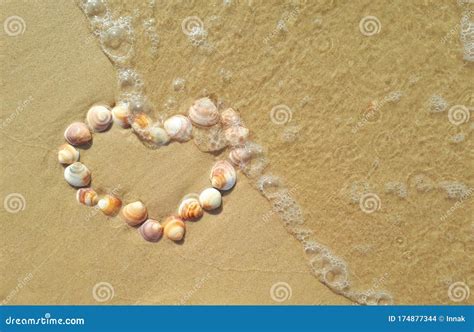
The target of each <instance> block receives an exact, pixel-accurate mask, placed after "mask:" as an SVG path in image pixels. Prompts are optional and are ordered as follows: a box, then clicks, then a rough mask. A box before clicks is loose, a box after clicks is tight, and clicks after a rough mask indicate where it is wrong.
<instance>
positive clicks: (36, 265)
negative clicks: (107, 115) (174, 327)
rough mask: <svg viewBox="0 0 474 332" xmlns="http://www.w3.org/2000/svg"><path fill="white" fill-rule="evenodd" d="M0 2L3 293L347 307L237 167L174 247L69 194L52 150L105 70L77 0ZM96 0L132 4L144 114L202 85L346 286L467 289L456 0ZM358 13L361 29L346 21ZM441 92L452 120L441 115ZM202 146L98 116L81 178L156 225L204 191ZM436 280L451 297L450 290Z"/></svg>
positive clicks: (468, 168)
mask: <svg viewBox="0 0 474 332" xmlns="http://www.w3.org/2000/svg"><path fill="white" fill-rule="evenodd" d="M0 6H1V7H2V17H1V18H2V22H5V20H7V18H9V17H12V16H18V17H20V18H21V20H22V21H23V27H22V28H23V30H24V31H23V32H22V33H19V34H16V33H11V32H10V33H8V31H7V30H6V28H5V26H4V30H3V32H4V33H2V34H1V36H0V38H1V41H0V42H1V44H2V51H3V52H2V53H3V54H2V58H1V63H2V66H1V78H2V83H3V84H2V85H3V89H2V92H1V100H2V106H1V110H0V119H1V122H0V125H1V127H0V137H1V140H0V151H1V154H0V155H1V157H0V161H1V165H2V173H1V175H0V184H1V185H0V197H1V199H2V203H3V205H2V207H3V208H2V209H0V220H1V222H0V227H1V229H0V233H1V234H2V235H1V238H2V246H1V248H0V257H1V260H2V262H3V264H1V267H0V275H2V282H1V286H0V301H2V302H3V304H101V303H104V304H355V302H354V301H353V300H350V299H348V298H347V297H346V296H342V295H341V294H338V292H336V291H334V289H331V288H330V287H328V286H327V285H326V284H324V282H321V280H320V279H319V278H318V277H315V276H314V275H313V274H312V273H311V269H310V267H309V264H310V263H309V262H308V258H307V256H306V255H305V253H304V250H303V248H302V245H301V243H300V242H299V241H298V240H297V239H295V237H293V236H292V235H291V234H289V232H288V230H287V229H286V228H285V227H284V225H283V223H282V221H281V219H280V216H279V215H278V213H276V212H274V211H273V210H272V206H271V204H270V203H269V201H268V200H267V199H266V198H265V197H263V196H262V195H261V194H260V193H259V191H258V190H256V189H255V186H254V185H253V184H252V181H253V180H252V179H249V178H247V177H246V176H245V175H244V174H242V173H241V172H239V174H238V181H237V185H236V186H235V188H234V189H233V190H232V191H231V192H230V193H228V194H225V195H224V196H223V208H222V210H221V211H219V212H218V213H213V214H205V215H204V216H203V218H202V219H200V220H199V221H196V222H188V223H187V233H186V237H185V240H184V242H183V243H180V244H176V243H174V242H172V241H168V240H166V239H162V240H160V241H159V242H158V243H149V242H145V241H144V240H143V239H142V238H141V236H140V235H139V233H138V232H137V230H136V229H134V228H131V227H127V226H126V225H125V224H124V223H123V221H122V220H120V217H107V216H104V215H103V214H102V213H101V212H100V211H97V210H94V209H92V208H87V207H85V206H83V205H80V204H78V203H77V201H76V199H75V189H74V188H72V187H71V186H69V185H68V184H67V183H66V182H65V181H64V177H63V171H64V167H63V166H62V165H60V164H59V163H58V161H57V148H58V146H59V145H61V144H63V143H64V137H63V133H64V129H65V128H66V127H67V126H68V125H69V124H70V123H71V122H74V121H84V119H85V116H86V113H87V110H88V109H89V108H90V106H91V105H93V104H94V103H98V102H99V103H107V104H109V105H114V104H115V102H116V101H117V98H118V97H119V96H118V94H119V93H118V91H119V88H118V83H117V77H118V71H117V68H116V67H115V66H114V64H113V61H111V59H110V57H108V56H107V54H104V52H103V48H101V45H100V42H99V41H98V39H97V38H96V37H95V36H94V35H93V34H92V33H91V28H90V26H89V21H88V19H87V17H86V15H84V13H83V12H82V11H81V9H80V8H79V5H78V4H77V3H75V2H64V3H63V4H61V6H59V5H58V4H57V3H56V2H54V1H45V2H41V3H40V2H27V1H4V2H2V4H1V5H0ZM108 6H109V7H110V10H111V12H112V13H113V15H114V17H115V18H116V19H118V18H119V17H126V16H130V17H133V19H132V26H133V27H134V33H135V40H134V41H133V49H134V55H133V59H132V61H131V65H133V68H135V69H136V70H137V72H139V73H140V74H141V75H142V77H143V82H144V91H145V93H146V95H147V97H148V98H149V99H150V100H151V101H152V102H153V105H154V106H155V111H156V114H155V115H157V114H158V113H159V114H160V116H163V117H168V116H170V115H173V114H185V113H186V112H187V109H188V108H189V106H190V105H191V104H192V102H193V100H195V99H196V98H198V97H200V96H203V95H206V94H212V95H215V96H218V98H219V100H222V101H223V102H225V103H226V104H228V105H232V107H235V108H237V109H239V111H240V114H241V116H242V119H243V120H244V121H245V124H246V125H247V126H248V128H249V129H250V131H251V135H252V138H253V139H255V141H257V142H258V143H259V144H261V145H262V146H263V147H264V148H265V151H266V154H267V158H268V161H269V166H268V168H267V172H268V173H269V174H275V175H278V176H280V177H281V179H283V180H284V182H285V184H286V186H287V187H288V188H289V189H290V191H291V193H292V195H293V196H294V197H295V199H296V201H297V202H298V204H299V205H300V206H301V208H302V211H303V213H304V219H305V228H306V229H309V230H311V231H312V235H311V236H312V238H313V239H314V240H315V241H317V242H318V243H321V244H323V245H324V246H327V247H328V248H330V250H331V252H332V253H333V254H334V255H335V256H337V257H339V258H340V259H341V260H342V261H343V262H344V263H345V264H346V266H347V268H348V271H349V272H348V273H349V278H350V281H351V289H353V290H354V291H361V292H362V291H364V292H365V291H369V292H370V291H371V292H378V291H380V292H382V291H383V292H386V293H388V294H390V295H391V297H392V298H393V302H394V303H395V304H458V303H461V304H473V303H474V300H473V299H474V297H473V296H472V295H471V296H469V292H470V290H472V289H473V286H474V273H473V270H472V263H471V262H472V257H473V254H474V239H473V237H472V231H473V219H472V216H473V214H474V209H473V204H472V188H473V186H474V178H473V172H472V168H473V167H472V166H473V154H472V151H473V150H474V149H473V143H472V135H473V122H472V121H473V120H472V118H473V114H472V110H473V106H474V90H473V89H472V77H473V73H474V66H473V63H472V62H469V61H466V60H465V59H463V49H462V42H461V41H460V39H459V33H458V32H455V33H451V32H450V31H452V30H453V29H455V31H459V24H460V19H461V17H462V15H463V12H465V11H466V9H469V8H470V7H468V5H464V4H457V3H456V2H454V1H444V2H443V4H442V5H440V4H438V3H435V2H432V1H416V2H414V3H409V2H392V3H389V4H388V3H387V2H384V1H353V2H350V3H342V2H338V1H317V2H312V1H308V2H306V1H301V2H298V1H290V2H287V1H274V2H272V3H264V2H259V1H231V2H229V3H227V2H224V3H223V2H222V1H215V2H212V3H207V2H204V1H202V2H201V1H183V2H171V1H170V2H166V3H161V2H157V3H156V4H155V5H154V6H152V5H149V4H148V3H144V2H143V3H142V2H138V1H137V2H124V1H119V0H116V1H115V0H114V1H109V2H108ZM471 8H472V7H471ZM367 16H375V17H376V18H377V20H378V22H379V24H380V26H379V32H377V33H375V34H371V33H367V32H366V33H364V29H363V28H361V25H360V22H361V20H362V19H363V18H364V17H367ZM188 17H198V18H199V19H200V21H201V23H202V24H203V26H204V27H205V29H206V33H207V34H206V36H205V42H204V43H203V44H201V45H200V46H198V47H196V46H193V45H192V43H191V42H190V38H189V36H188V35H186V33H183V24H182V23H183V21H184V20H186V18H188ZM150 18H154V21H149V19H150ZM146 20H148V21H146ZM145 21H146V22H153V27H154V29H150V28H149V25H146V24H142V23H143V22H145ZM281 22H283V23H281ZM279 24H280V25H279ZM281 24H284V28H282V27H281ZM456 29H457V30H456ZM150 31H151V32H150ZM155 32H156V35H157V36H159V43H156V45H155V44H154V42H156V40H155V39H153V38H151V37H150V35H152V34H154V33H155ZM154 47H156V49H155V48H154ZM177 80H178V81H179V82H185V83H183V87H180V88H179V89H177V88H176V84H177V83H176V82H177ZM436 96H437V97H439V98H441V99H442V101H445V104H443V102H442V101H440V99H439V98H438V99H437V98H433V97H436ZM374 105H375V106H374ZM443 105H444V108H443ZM456 105H462V106H464V107H465V109H467V110H468V111H467V115H468V116H467V120H466V119H464V120H462V122H457V123H453V120H452V118H451V117H449V114H451V113H449V110H450V109H451V108H452V107H453V106H456ZM371 107H372V108H371ZM440 108H442V110H441V111H440V110H439V109H440ZM433 109H436V110H437V111H433ZM278 110H280V111H283V113H284V114H283V117H282V118H281V117H280V116H279V115H278V116H277V115H276V112H277V111H278ZM371 110H372V111H371ZM278 112H279V111H278ZM368 112H370V113H368ZM469 114H470V115H471V116H470V118H469ZM221 156H222V155H221V154H217V153H216V154H211V153H203V152H201V151H199V149H198V148H196V146H195V145H194V144H193V142H192V141H191V142H187V143H176V142H174V143H172V144H169V145H167V146H165V147H162V148H160V149H156V150H154V149H149V148H147V147H146V146H145V145H144V144H142V142H140V140H139V139H138V138H137V137H136V135H134V133H133V132H132V131H131V130H124V129H122V128H120V127H118V126H115V125H114V126H113V127H112V128H111V129H110V130H108V131H106V132H104V133H100V134H94V137H93V144H92V146H91V147H90V148H89V149H85V150H81V159H80V160H81V162H84V163H85V164H87V166H88V167H89V168H90V170H91V171H92V177H93V180H92V185H93V187H94V188H95V189H96V190H98V191H99V192H101V193H105V192H111V191H114V192H117V193H118V194H119V195H120V196H121V197H122V198H123V200H124V201H133V200H141V201H143V202H146V204H147V207H148V210H149V214H150V215H151V216H153V217H154V218H156V219H157V220H161V219H163V218H164V217H166V216H167V215H169V214H171V213H173V212H174V211H175V209H176V206H177V204H178V202H179V201H180V199H181V198H182V197H183V196H184V195H185V194H187V193H191V192H199V191H200V190H202V189H203V188H206V187H208V186H209V179H208V175H209V169H210V168H211V166H212V164H213V163H214V162H215V161H216V160H217V159H219V158H221ZM364 197H371V199H372V200H373V199H374V197H375V200H374V201H372V203H374V202H375V208H373V206H369V207H364V202H363V198H364ZM8 198H9V199H14V200H15V202H13V201H12V202H8ZM18 204H19V205H18ZM104 285H105V288H104V289H103V291H104V292H105V293H103V294H102V295H103V296H102V295H97V294H98V293H97V288H98V287H102V286H104ZM281 285H283V289H284V293H285V294H284V295H283V298H279V297H278V296H276V295H275V293H274V290H275V287H277V286H278V287H279V286H281ZM453 285H454V286H455V287H461V288H462V289H463V291H466V290H467V294H468V295H467V296H465V297H464V298H462V299H461V300H460V301H459V298H456V297H455V296H454V299H453V293H452V289H453V287H454V286H453Z"/></svg>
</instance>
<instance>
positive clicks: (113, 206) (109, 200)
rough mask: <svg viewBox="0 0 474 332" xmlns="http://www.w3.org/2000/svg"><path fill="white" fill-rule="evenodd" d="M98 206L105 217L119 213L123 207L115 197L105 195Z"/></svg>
mask: <svg viewBox="0 0 474 332" xmlns="http://www.w3.org/2000/svg"><path fill="white" fill-rule="evenodd" d="M97 205H98V206H99V208H100V209H101V210H102V212H103V213H104V214H105V215H108V216H113V215H116V214H117V213H118V212H119V210H120V208H121V207H122V201H121V200H120V198H117V197H115V196H113V195H105V196H104V197H103V198H101V199H100V200H99V202H98V203H97Z"/></svg>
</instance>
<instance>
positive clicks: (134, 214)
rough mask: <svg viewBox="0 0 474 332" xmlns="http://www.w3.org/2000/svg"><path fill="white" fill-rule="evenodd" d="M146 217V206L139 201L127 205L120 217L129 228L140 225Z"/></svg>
mask: <svg viewBox="0 0 474 332" xmlns="http://www.w3.org/2000/svg"><path fill="white" fill-rule="evenodd" d="M147 216H148V212H147V209H146V206H145V205H144V204H143V203H142V202H140V201H137V202H133V203H130V204H127V205H125V206H124V207H123V209H122V217H123V218H124V219H125V221H126V222H127V224H129V225H130V226H137V225H140V224H141V223H142V222H144V221H145V220H146V218H147Z"/></svg>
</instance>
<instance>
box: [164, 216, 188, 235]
mask: <svg viewBox="0 0 474 332" xmlns="http://www.w3.org/2000/svg"><path fill="white" fill-rule="evenodd" d="M162 225H163V232H164V234H165V236H166V237H167V238H168V239H170V240H173V241H180V240H182V239H183V237H184V233H185V232H186V226H185V225H184V222H183V220H181V219H180V218H179V217H175V216H170V217H168V218H166V219H165V221H163V224H162Z"/></svg>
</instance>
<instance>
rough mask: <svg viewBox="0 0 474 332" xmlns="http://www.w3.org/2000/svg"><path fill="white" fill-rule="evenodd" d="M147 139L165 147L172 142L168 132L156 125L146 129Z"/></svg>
mask: <svg viewBox="0 0 474 332" xmlns="http://www.w3.org/2000/svg"><path fill="white" fill-rule="evenodd" d="M145 138H146V139H147V140H149V141H150V142H152V143H154V144H156V145H165V144H167V143H168V142H169V141H170V137H169V136H168V133H167V132H166V130H164V129H163V128H161V127H160V126H159V125H158V124H154V125H152V126H151V127H149V128H148V129H146V137H145Z"/></svg>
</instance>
